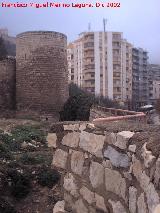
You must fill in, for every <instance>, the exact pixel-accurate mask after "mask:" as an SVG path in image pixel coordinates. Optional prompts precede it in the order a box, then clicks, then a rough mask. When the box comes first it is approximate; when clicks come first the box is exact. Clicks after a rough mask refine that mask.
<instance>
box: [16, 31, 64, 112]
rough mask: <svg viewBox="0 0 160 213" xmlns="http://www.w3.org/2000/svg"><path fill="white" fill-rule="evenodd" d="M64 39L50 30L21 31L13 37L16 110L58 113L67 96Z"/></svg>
mask: <svg viewBox="0 0 160 213" xmlns="http://www.w3.org/2000/svg"><path fill="white" fill-rule="evenodd" d="M66 46H67V38H66V36H65V35H64V34H61V33H58V32H50V31H33V32H25V33H21V34H19V35H18V36H17V40H16V48H17V49H16V99H17V109H18V110H20V111H21V110H23V109H24V110H27V111H33V112H34V111H36V112H39V113H40V114H55V115H56V114H58V112H59V111H60V110H61V108H62V106H63V104H64V102H65V101H66V100H67V98H68V80H67V55H66V54H67V53H66Z"/></svg>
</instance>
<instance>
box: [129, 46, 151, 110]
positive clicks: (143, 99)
mask: <svg viewBox="0 0 160 213" xmlns="http://www.w3.org/2000/svg"><path fill="white" fill-rule="evenodd" d="M132 102H133V106H134V108H135V109H138V108H139V107H140V106H143V105H146V104H148V102H149V88H148V53H147V52H146V51H145V50H143V49H142V48H133V49H132Z"/></svg>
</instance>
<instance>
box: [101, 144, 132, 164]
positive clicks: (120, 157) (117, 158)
mask: <svg viewBox="0 0 160 213" xmlns="http://www.w3.org/2000/svg"><path fill="white" fill-rule="evenodd" d="M104 157H106V158H109V160H110V161H111V163H112V165H113V166H116V167H123V168H127V167H128V166H129V158H128V155H127V154H123V153H121V152H118V151H117V150H115V149H114V148H112V147H111V146H108V148H107V150H105V151H104Z"/></svg>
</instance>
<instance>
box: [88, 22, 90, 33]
mask: <svg viewBox="0 0 160 213" xmlns="http://www.w3.org/2000/svg"><path fill="white" fill-rule="evenodd" d="M90 31H91V23H88V32H90Z"/></svg>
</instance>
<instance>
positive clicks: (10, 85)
mask: <svg viewBox="0 0 160 213" xmlns="http://www.w3.org/2000/svg"><path fill="white" fill-rule="evenodd" d="M15 75H16V62H15V59H5V60H2V61H0V109H4V110H12V109H14V108H15Z"/></svg>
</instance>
